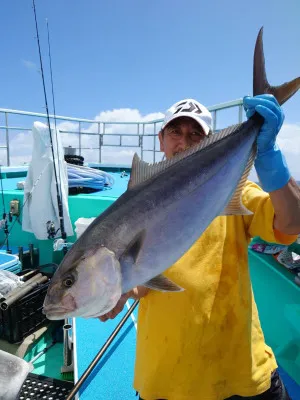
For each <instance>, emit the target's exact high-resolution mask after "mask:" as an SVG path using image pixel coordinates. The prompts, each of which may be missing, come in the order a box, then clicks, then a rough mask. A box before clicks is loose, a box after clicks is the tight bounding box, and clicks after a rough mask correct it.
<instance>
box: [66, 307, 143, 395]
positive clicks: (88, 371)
mask: <svg viewBox="0 0 300 400" xmlns="http://www.w3.org/2000/svg"><path fill="white" fill-rule="evenodd" d="M138 304H139V300H135V302H134V303H133V304H132V306H131V307H130V308H129V310H128V311H127V313H126V314H125V315H124V317H123V318H122V319H121V321H120V322H119V323H118V325H117V327H116V328H115V330H114V331H113V333H112V334H111V335H110V336H109V338H108V339H107V341H106V342H105V344H104V345H103V346H102V348H101V349H100V350H99V352H98V354H97V355H96V357H95V358H94V359H93V361H92V362H91V363H90V365H89V366H88V367H87V369H86V370H85V371H84V373H83V374H82V375H81V377H80V379H79V380H78V382H77V383H76V384H75V386H74V387H73V389H72V390H71V392H70V393H69V395H68V397H66V400H72V399H73V398H74V396H75V395H76V394H77V393H78V391H79V389H80V388H81V387H82V385H83V384H84V382H85V381H86V380H87V378H88V377H89V376H90V374H91V372H92V371H93V369H94V368H95V367H96V365H97V364H98V362H99V361H100V360H101V358H102V356H103V355H104V353H105V352H106V350H107V349H108V347H109V346H110V345H111V343H112V342H113V340H114V339H115V337H116V336H117V334H118V333H119V331H120V330H121V329H122V327H123V325H124V324H125V322H126V321H127V319H128V318H129V317H130V315H131V314H132V313H133V311H134V309H135V308H136V306H137V305H138Z"/></svg>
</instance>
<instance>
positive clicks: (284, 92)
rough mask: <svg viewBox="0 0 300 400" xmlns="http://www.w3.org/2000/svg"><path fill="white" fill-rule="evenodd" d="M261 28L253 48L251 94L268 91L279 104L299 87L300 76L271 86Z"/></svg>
mask: <svg viewBox="0 0 300 400" xmlns="http://www.w3.org/2000/svg"><path fill="white" fill-rule="evenodd" d="M262 36H263V28H261V29H260V31H259V33H258V36H257V39H256V45H255V50H254V64H253V95H254V96H256V95H258V94H264V93H269V94H272V95H273V96H274V97H276V99H277V101H278V103H279V104H280V105H281V104H283V103H285V102H286V101H287V100H288V99H289V98H290V97H292V96H293V95H294V94H295V93H296V92H297V90H298V89H299V88H300V77H299V78H296V79H293V80H292V81H290V82H286V83H284V84H282V85H280V86H271V85H270V84H269V82H268V79H267V74H266V68H265V56H264V50H263V40H262Z"/></svg>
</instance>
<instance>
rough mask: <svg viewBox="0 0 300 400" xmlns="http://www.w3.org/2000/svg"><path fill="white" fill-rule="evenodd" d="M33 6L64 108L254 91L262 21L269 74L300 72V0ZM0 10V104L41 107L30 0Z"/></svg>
mask: <svg viewBox="0 0 300 400" xmlns="http://www.w3.org/2000/svg"><path fill="white" fill-rule="evenodd" d="M36 6H37V13H38V22H39V28H40V36H41V44H42V51H43V55H44V64H45V73H46V75H47V78H49V71H48V64H49V62H48V58H47V51H48V49H47V42H46V39H47V38H46V25H45V18H48V20H49V25H50V35H51V46H52V64H53V74H54V85H55V100H56V107H57V113H58V114H60V115H69V116H78V117H79V116H80V117H85V118H93V117H94V116H95V115H96V114H97V113H99V112H100V111H101V110H107V109H113V108H122V107H129V108H138V109H139V110H140V111H141V113H143V114H147V113H150V112H156V111H163V110H165V108H167V107H168V106H169V105H170V104H172V103H173V102H175V101H177V100H180V99H181V98H185V97H194V98H197V99H198V100H199V101H200V102H202V103H204V104H206V105H213V104H216V103H220V102H224V101H228V100H232V99H235V98H239V97H242V96H243V95H245V94H249V93H251V91H252V56H253V48H254V43H255V39H256V35H257V32H258V30H259V28H260V27H261V26H262V25H263V26H264V44H265V55H266V64H267V72H268V76H269V80H270V82H272V83H274V84H278V83H281V82H283V81H286V80H288V79H290V78H294V77H296V76H298V75H300V52H299V40H300V24H299V18H300V3H299V1H298V0H294V1H291V0H287V1H285V2H284V4H283V2H282V1H279V0H275V1H274V0H273V1H263V2H261V1H257V0H254V1H251V2H248V3H247V2H241V1H226V2H225V1H209V2H208V1H199V0H198V1H196V0H189V1H188V2H184V1H177V0H172V1H171V0H160V1H158V0H152V1H151V2H150V1H141V0H134V1H133V0H129V1H123V0H122V1H121V0H116V1H99V0H85V1H79V0H52V1H45V0H36ZM0 18H1V20H0V21H1V24H0V32H1V37H2V43H1V63H0V88H1V89H0V90H1V104H0V106H1V107H6V108H15V109H25V110H30V111H37V112H38V111H43V106H44V99H43V94H42V86H41V78H40V75H39V74H38V73H37V72H36V69H35V67H34V65H33V64H31V63H35V64H37V65H38V64H39V60H38V53H37V44H36V41H35V39H34V36H35V26H34V19H33V10H32V2H31V0H14V1H10V2H4V3H3V4H2V7H1V17H0ZM3 38H5V39H4V40H3ZM49 95H50V94H49ZM299 103H300V94H297V95H296V96H295V97H294V99H292V100H290V101H289V104H288V105H287V106H286V107H285V110H286V118H287V120H288V121H289V122H300V116H299Z"/></svg>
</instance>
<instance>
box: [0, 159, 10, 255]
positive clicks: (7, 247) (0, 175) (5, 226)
mask: <svg viewBox="0 0 300 400" xmlns="http://www.w3.org/2000/svg"><path fill="white" fill-rule="evenodd" d="M0 181H1V194H2V196H1V197H2V202H3V216H2V218H3V219H2V221H3V223H2V225H3V226H4V234H5V237H6V239H5V241H4V244H5V242H6V253H8V254H11V252H12V251H11V250H10V249H9V242H8V236H9V230H8V223H7V214H6V210H5V200H4V190H3V179H2V171H1V165H0ZM9 218H11V215H10V214H9ZM0 228H1V227H0ZM2 246H3V244H2V245H1V247H0V248H2Z"/></svg>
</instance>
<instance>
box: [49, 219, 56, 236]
mask: <svg viewBox="0 0 300 400" xmlns="http://www.w3.org/2000/svg"><path fill="white" fill-rule="evenodd" d="M47 233H48V239H54V238H55V236H56V234H57V231H56V229H55V225H54V222H53V221H48V222H47Z"/></svg>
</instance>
